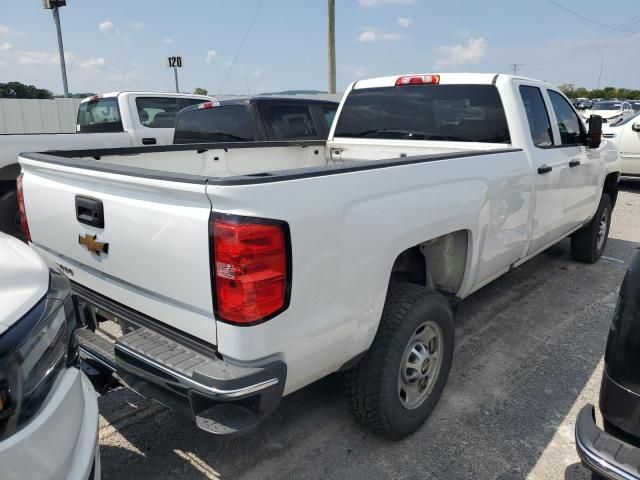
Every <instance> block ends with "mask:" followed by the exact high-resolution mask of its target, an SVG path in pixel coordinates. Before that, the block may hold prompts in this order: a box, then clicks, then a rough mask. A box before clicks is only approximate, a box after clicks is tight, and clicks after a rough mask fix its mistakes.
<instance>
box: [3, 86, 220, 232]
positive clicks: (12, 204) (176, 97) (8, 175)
mask: <svg viewBox="0 0 640 480" xmlns="http://www.w3.org/2000/svg"><path fill="white" fill-rule="evenodd" d="M211 100H212V98H211V97H206V96H201V95H185V94H179V93H160V92H112V93H106V94H104V95H96V96H93V97H87V98H85V99H84V100H82V102H81V103H80V106H79V108H78V119H77V124H76V133H75V134H74V133H37V134H20V135H15V134H7V135H0V231H3V232H5V233H8V234H10V235H13V236H17V237H21V238H22V237H23V236H22V232H21V229H20V223H19V218H18V216H17V211H18V210H17V203H16V193H15V190H16V178H17V177H18V174H19V173H20V167H19V166H18V155H19V154H20V153H22V152H38V151H44V150H75V149H86V148H107V147H132V146H138V145H168V144H171V143H173V131H174V127H175V119H176V116H177V114H178V111H179V110H181V109H182V108H185V107H189V106H191V105H195V104H198V103H202V102H206V101H211ZM79 134H82V135H79Z"/></svg>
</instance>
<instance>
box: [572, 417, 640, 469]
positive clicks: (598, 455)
mask: <svg viewBox="0 0 640 480" xmlns="http://www.w3.org/2000/svg"><path fill="white" fill-rule="evenodd" d="M575 434H576V448H577V450H578V455H579V456H580V459H581V460H582V463H583V464H584V465H585V467H587V468H588V469H589V470H591V471H592V472H595V473H597V474H599V475H600V476H602V477H604V478H608V479H612V480H640V449H639V448H636V447H633V446H631V445H629V444H627V443H625V442H624V441H622V440H620V439H618V438H616V437H614V436H612V435H609V434H608V433H605V432H603V431H602V430H600V429H599V428H598V427H597V425H596V423H595V419H594V408H593V405H587V406H585V407H584V408H583V409H582V410H581V411H580V413H579V415H578V419H577V421H576V432H575Z"/></svg>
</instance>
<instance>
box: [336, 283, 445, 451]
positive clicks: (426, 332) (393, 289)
mask: <svg viewBox="0 0 640 480" xmlns="http://www.w3.org/2000/svg"><path fill="white" fill-rule="evenodd" d="M453 343H454V322H453V312H452V310H451V306H450V305H449V302H448V301H447V300H446V299H445V298H444V297H443V296H442V295H441V294H440V293H438V292H434V291H430V290H426V289H425V288H424V287H422V286H420V285H415V284H412V283H395V284H392V285H391V286H390V289H389V294H388V296H387V301H386V304H385V308H384V311H383V313H382V319H381V321H380V326H379V328H378V333H377V334H376V337H375V339H374V341H373V344H372V345H371V348H370V349H369V351H368V352H367V354H366V356H365V357H364V358H363V359H362V360H361V361H360V363H359V364H358V365H357V366H356V367H354V368H353V369H352V370H350V371H349V372H347V374H346V393H347V399H348V402H349V405H350V407H351V410H352V412H353V414H354V415H355V417H356V418H357V419H358V420H359V421H360V422H361V423H362V424H363V425H364V426H365V427H367V428H368V429H369V430H371V431H372V432H374V433H377V434H380V435H382V436H385V437H387V438H390V439H393V440H399V439H402V438H404V437H406V436H407V435H410V434H411V433H413V432H414V431H416V430H417V429H418V428H420V426H421V425H422V424H423V423H424V422H425V420H426V419H427V417H429V415H430V414H431V412H432V410H433V409H434V407H435V406H436V404H437V402H438V400H439V399H440V396H441V395H442V390H443V389H444V386H445V383H446V381H447V377H448V376H449V370H450V369H451V361H452V358H453Z"/></svg>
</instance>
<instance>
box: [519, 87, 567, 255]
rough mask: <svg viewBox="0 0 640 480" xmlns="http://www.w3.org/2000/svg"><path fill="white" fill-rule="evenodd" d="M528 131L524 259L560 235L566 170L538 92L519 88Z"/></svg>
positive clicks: (542, 98)
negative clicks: (529, 190) (529, 191)
mask: <svg viewBox="0 0 640 480" xmlns="http://www.w3.org/2000/svg"><path fill="white" fill-rule="evenodd" d="M519 90H520V98H521V99H522V103H523V105H524V110H525V113H526V117H527V122H528V124H529V130H530V133H531V135H530V137H529V138H530V141H531V146H530V148H529V149H528V150H529V152H530V155H531V162H532V166H533V184H534V189H533V195H534V201H533V212H532V213H533V215H532V237H531V243H530V244H529V250H528V252H527V254H526V255H531V254H532V253H534V252H537V251H538V250H540V249H542V248H544V247H546V246H547V245H549V244H550V243H552V242H553V241H555V240H556V239H557V238H558V237H560V236H561V235H562V234H563V233H564V208H565V189H564V188H563V182H564V176H565V175H566V173H567V172H566V170H567V169H568V168H569V167H568V165H567V162H566V160H565V159H564V158H563V156H562V154H559V153H558V148H557V145H556V144H555V142H554V136H553V129H552V127H551V120H550V116H549V107H548V105H547V100H546V99H545V97H544V96H543V92H542V91H541V90H540V88H538V87H536V86H532V85H526V84H524V85H520V87H519Z"/></svg>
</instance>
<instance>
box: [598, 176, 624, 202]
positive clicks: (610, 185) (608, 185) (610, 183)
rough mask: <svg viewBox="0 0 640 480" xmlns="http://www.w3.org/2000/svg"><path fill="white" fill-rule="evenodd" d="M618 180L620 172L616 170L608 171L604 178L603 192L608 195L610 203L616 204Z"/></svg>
mask: <svg viewBox="0 0 640 480" xmlns="http://www.w3.org/2000/svg"><path fill="white" fill-rule="evenodd" d="M619 180H620V174H619V173H617V172H614V173H610V174H609V175H607V178H605V179H604V187H603V188H602V191H603V193H606V194H607V195H609V198H611V203H612V205H615V204H616V199H617V198H618V181H619Z"/></svg>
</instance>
